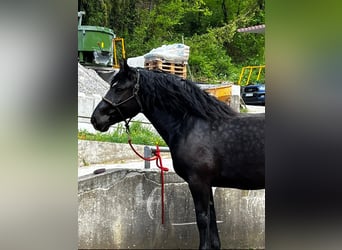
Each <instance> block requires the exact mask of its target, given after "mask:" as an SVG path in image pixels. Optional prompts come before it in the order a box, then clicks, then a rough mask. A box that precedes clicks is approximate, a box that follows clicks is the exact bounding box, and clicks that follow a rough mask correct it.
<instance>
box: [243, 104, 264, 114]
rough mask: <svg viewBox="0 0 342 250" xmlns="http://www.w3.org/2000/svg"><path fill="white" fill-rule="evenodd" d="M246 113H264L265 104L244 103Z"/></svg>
mask: <svg viewBox="0 0 342 250" xmlns="http://www.w3.org/2000/svg"><path fill="white" fill-rule="evenodd" d="M246 106H247V109H248V113H265V106H262V105H246Z"/></svg>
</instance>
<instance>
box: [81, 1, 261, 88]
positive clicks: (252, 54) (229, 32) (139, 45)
mask: <svg viewBox="0 0 342 250" xmlns="http://www.w3.org/2000/svg"><path fill="white" fill-rule="evenodd" d="M78 9H79V11H81V10H83V11H85V12H86V15H85V16H84V17H83V24H85V25H98V26H105V27H108V28H111V29H113V30H114V32H115V34H116V36H117V37H123V38H124V39H125V47H126V53H127V57H135V56H141V55H144V54H146V53H148V52H149V51H150V50H151V49H153V48H157V47H160V46H161V45H163V44H172V43H182V42H184V43H185V44H186V45H188V46H190V58H189V66H190V70H191V72H192V75H193V77H194V78H195V80H198V81H204V82H211V83H213V82H216V81H227V80H229V81H233V82H237V80H238V77H239V73H240V70H241V67H242V66H247V65H262V64H264V63H265V58H264V42H265V36H264V34H253V33H252V34H250V33H239V32H237V29H238V28H242V27H247V26H252V25H259V24H264V23H265V0H234V1H233V0H189V1H182V0H100V1H99V0H79V1H78Z"/></svg>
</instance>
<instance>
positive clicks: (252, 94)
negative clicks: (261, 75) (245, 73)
mask: <svg viewBox="0 0 342 250" xmlns="http://www.w3.org/2000/svg"><path fill="white" fill-rule="evenodd" d="M241 96H242V99H243V101H244V102H245V103H246V104H263V105H265V84H262V83H258V84H251V85H247V86H245V87H242V88H241Z"/></svg>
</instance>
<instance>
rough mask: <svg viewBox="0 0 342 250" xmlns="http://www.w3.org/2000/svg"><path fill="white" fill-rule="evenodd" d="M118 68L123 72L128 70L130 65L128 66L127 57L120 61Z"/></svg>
mask: <svg viewBox="0 0 342 250" xmlns="http://www.w3.org/2000/svg"><path fill="white" fill-rule="evenodd" d="M120 69H121V70H122V71H124V72H129V70H130V67H129V66H128V63H127V59H123V60H121V61H120Z"/></svg>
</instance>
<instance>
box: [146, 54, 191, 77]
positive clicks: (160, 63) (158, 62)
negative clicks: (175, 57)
mask: <svg viewBox="0 0 342 250" xmlns="http://www.w3.org/2000/svg"><path fill="white" fill-rule="evenodd" d="M145 69H148V70H161V71H163V72H165V73H170V74H174V75H177V76H180V77H182V78H183V79H185V78H186V64H185V63H174V62H168V61H165V60H162V59H155V60H151V61H146V60H145Z"/></svg>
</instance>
